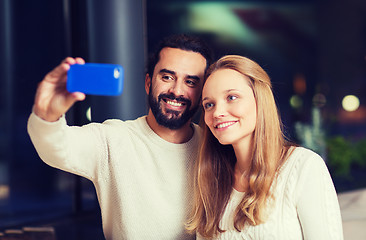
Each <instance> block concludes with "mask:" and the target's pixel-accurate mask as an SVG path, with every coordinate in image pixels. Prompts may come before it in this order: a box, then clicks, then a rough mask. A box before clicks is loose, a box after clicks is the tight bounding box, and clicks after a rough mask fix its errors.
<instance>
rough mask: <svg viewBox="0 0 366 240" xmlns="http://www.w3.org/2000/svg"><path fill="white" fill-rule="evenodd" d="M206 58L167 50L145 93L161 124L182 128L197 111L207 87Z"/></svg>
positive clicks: (178, 50)
mask: <svg viewBox="0 0 366 240" xmlns="http://www.w3.org/2000/svg"><path fill="white" fill-rule="evenodd" d="M205 68H206V59H205V58H204V57H203V56H202V55H201V54H199V53H196V52H192V51H184V50H181V49H177V48H163V49H162V50H161V52H160V60H159V62H158V63H157V64H156V66H155V68H154V74H153V76H152V78H150V77H149V76H147V77H146V82H145V90H146V92H147V94H148V98H149V104H150V108H151V111H152V113H153V114H154V117H155V119H156V121H157V122H158V124H159V125H161V126H164V127H167V128H170V129H179V128H181V127H182V126H183V125H184V124H186V123H187V122H188V121H189V120H190V119H191V118H192V116H193V115H194V113H195V112H196V110H197V108H198V105H199V101H200V96H201V91H202V85H203V76H204V71H205Z"/></svg>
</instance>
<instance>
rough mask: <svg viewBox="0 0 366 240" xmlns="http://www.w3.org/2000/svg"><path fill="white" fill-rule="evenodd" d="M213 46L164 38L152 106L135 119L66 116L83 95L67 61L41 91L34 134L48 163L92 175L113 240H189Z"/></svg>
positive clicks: (149, 79)
mask: <svg viewBox="0 0 366 240" xmlns="http://www.w3.org/2000/svg"><path fill="white" fill-rule="evenodd" d="M210 61H211V59H210V52H209V49H208V48H207V47H206V46H205V44H204V43H203V42H201V41H200V40H198V39H196V38H193V37H189V36H186V35H180V36H173V37H170V38H168V39H165V41H163V42H162V44H161V45H160V47H159V48H158V50H157V54H155V57H154V58H153V60H152V62H151V63H150V65H149V69H148V73H147V74H146V78H145V90H146V93H147V94H148V99H149V105H150V109H149V112H148V114H147V116H143V117H140V118H138V119H136V120H130V121H120V120H107V121H105V122H104V123H103V124H98V123H91V124H88V125H85V126H82V127H76V126H67V124H66V120H65V117H64V114H65V113H66V112H67V110H68V109H69V108H70V107H71V106H72V105H73V104H74V103H75V102H76V101H81V100H83V99H84V98H85V95H84V94H82V93H69V92H67V90H66V81H67V79H66V78H67V71H68V69H69V68H70V65H72V64H75V63H79V64H83V63H84V60H83V59H80V58H76V59H74V58H66V59H65V60H64V61H63V62H62V63H61V64H60V65H59V66H57V67H56V68H55V69H54V70H52V71H51V72H50V73H48V74H47V75H46V76H45V78H44V79H43V81H42V82H41V83H40V84H39V87H38V89H37V93H36V97H35V103H34V106H33V112H32V114H31V116H30V118H29V121H28V132H29V135H30V137H31V139H32V142H33V144H34V146H35V148H36V150H37V152H38V154H39V156H40V157H41V158H42V160H43V161H45V162H46V163H47V164H49V165H51V166H53V167H56V168H59V169H62V170H64V171H67V172H71V173H74V174H78V175H81V176H83V177H86V178H88V179H89V180H91V181H92V182H93V184H94V186H95V188H96V192H97V196H98V200H99V204H100V207H101V212H102V223H103V231H104V235H105V237H106V239H139V240H140V239H159V240H161V239H169V240H172V239H190V238H193V236H190V235H187V234H186V232H185V228H184V223H185V221H186V217H187V213H188V211H189V201H190V198H191V196H192V194H191V188H190V187H189V182H190V178H191V176H190V171H191V167H192V164H193V162H194V160H195V158H196V152H197V146H198V138H199V136H198V135H199V128H198V126H197V125H195V124H193V123H191V118H192V116H193V114H194V112H195V111H196V109H197V107H198V105H199V103H200V96H201V90H202V85H203V77H204V71H205V69H206V67H207V65H208V64H209V62H210Z"/></svg>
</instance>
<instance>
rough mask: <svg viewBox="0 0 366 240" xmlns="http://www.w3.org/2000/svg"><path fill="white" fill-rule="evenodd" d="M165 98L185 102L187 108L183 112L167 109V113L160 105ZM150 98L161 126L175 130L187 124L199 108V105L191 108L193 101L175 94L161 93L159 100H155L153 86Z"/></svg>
mask: <svg viewBox="0 0 366 240" xmlns="http://www.w3.org/2000/svg"><path fill="white" fill-rule="evenodd" d="M163 98H165V99H170V100H176V101H179V102H183V103H184V104H185V105H186V109H185V110H184V112H183V113H181V112H179V111H174V110H171V109H166V113H165V114H164V113H163V111H162V109H161V106H160V102H161V101H164V100H163ZM148 99H149V105H150V108H151V111H152V113H153V114H154V117H155V119H156V121H157V123H158V124H159V125H161V126H164V127H167V128H169V129H173V130H174V129H179V128H181V127H182V126H183V125H184V124H186V123H187V122H188V121H189V120H190V119H191V118H192V117H193V115H194V114H195V113H196V111H197V109H198V105H197V106H195V107H194V108H193V109H190V107H191V105H192V102H191V101H190V100H189V99H186V98H183V97H178V98H176V97H175V96H174V94H160V95H159V96H158V100H155V98H154V96H153V95H152V89H151V88H150V94H149V96H148ZM169 116H170V117H169Z"/></svg>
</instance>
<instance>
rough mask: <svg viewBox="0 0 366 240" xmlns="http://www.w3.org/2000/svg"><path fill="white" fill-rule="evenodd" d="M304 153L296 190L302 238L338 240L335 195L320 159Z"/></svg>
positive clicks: (339, 228) (339, 216) (312, 154)
mask: <svg viewBox="0 0 366 240" xmlns="http://www.w3.org/2000/svg"><path fill="white" fill-rule="evenodd" d="M309 152H310V154H304V155H303V157H305V159H303V160H304V161H303V162H302V163H303V166H302V167H301V168H300V171H301V172H300V173H299V182H298V185H297V189H296V199H297V202H296V205H297V212H298V217H299V220H300V224H301V227H302V231H303V236H304V239H305V240H317V239H322V240H338V239H339V240H342V239H343V229H342V220H341V214H340V208H339V203H338V198H337V194H336V191H335V188H334V185H333V182H332V179H331V176H330V174H329V171H328V168H327V167H326V165H325V163H324V161H323V159H322V158H321V157H320V156H319V155H317V154H315V153H313V152H311V151H309Z"/></svg>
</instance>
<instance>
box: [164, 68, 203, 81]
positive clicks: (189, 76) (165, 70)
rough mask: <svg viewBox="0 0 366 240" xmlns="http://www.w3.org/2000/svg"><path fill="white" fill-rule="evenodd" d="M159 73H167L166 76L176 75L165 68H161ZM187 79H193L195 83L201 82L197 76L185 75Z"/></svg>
mask: <svg viewBox="0 0 366 240" xmlns="http://www.w3.org/2000/svg"><path fill="white" fill-rule="evenodd" d="M159 73H168V74H171V75H176V72H175V71H172V70H168V69H166V68H163V69H161V70H160V71H159ZM187 78H188V79H193V80H195V81H197V82H199V81H200V80H201V78H200V77H198V76H197V75H187Z"/></svg>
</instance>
